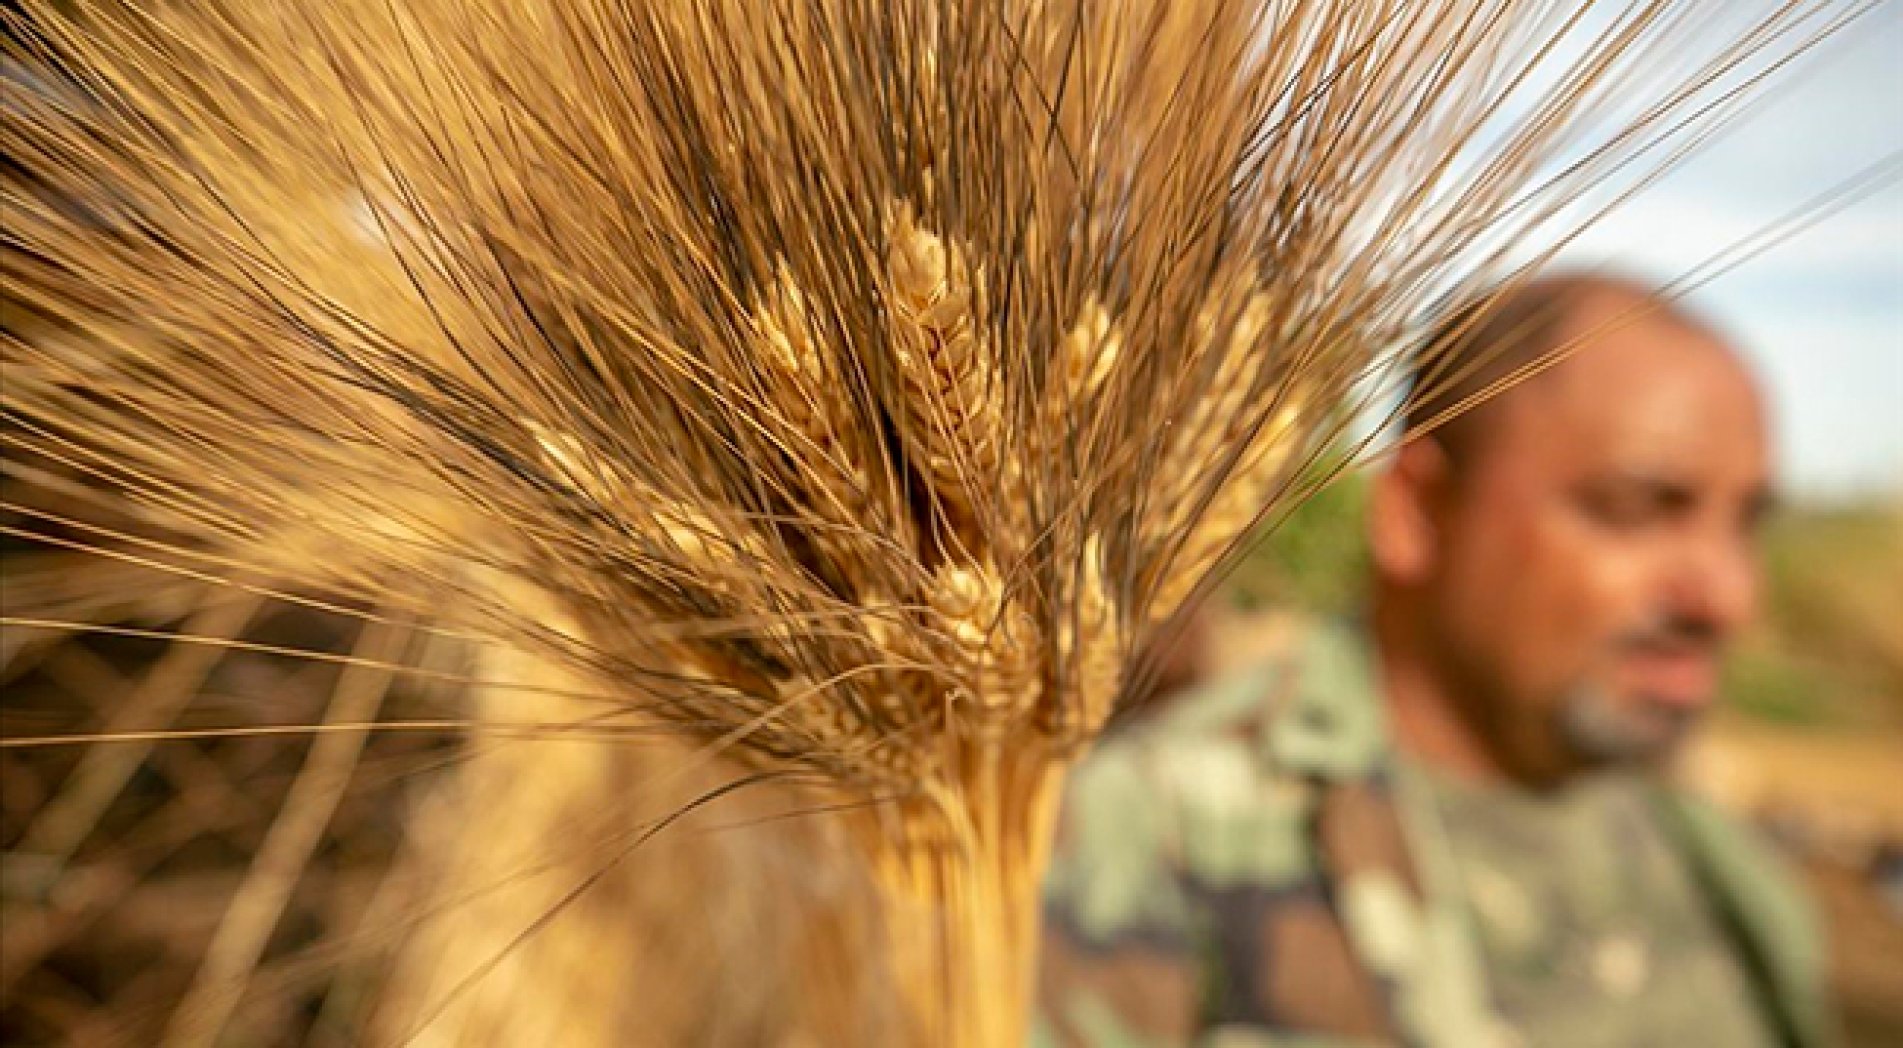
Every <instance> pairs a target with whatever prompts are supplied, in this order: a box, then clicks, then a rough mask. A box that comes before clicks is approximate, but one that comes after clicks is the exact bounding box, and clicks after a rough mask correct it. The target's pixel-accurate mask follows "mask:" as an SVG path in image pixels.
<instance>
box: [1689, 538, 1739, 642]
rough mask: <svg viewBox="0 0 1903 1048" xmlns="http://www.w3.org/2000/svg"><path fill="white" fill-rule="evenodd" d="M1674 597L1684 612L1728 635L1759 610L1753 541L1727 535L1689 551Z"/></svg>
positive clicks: (1718, 634)
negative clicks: (1749, 541) (1751, 543)
mask: <svg viewBox="0 0 1903 1048" xmlns="http://www.w3.org/2000/svg"><path fill="white" fill-rule="evenodd" d="M1678 581H1679V585H1678V586H1677V588H1676V592H1675V593H1674V597H1675V598H1676V600H1675V603H1676V604H1677V605H1678V610H1679V612H1680V614H1683V615H1685V616H1687V617H1689V618H1692V619H1695V620H1697V621H1699V622H1702V623H1704V624H1705V625H1706V626H1707V627H1709V628H1710V629H1711V630H1712V632H1713V633H1714V634H1716V635H1717V636H1718V637H1720V638H1723V637H1727V636H1729V635H1730V634H1732V633H1733V632H1735V631H1736V630H1738V629H1739V628H1740V627H1742V626H1743V625H1744V624H1745V623H1747V622H1749V621H1750V620H1751V616H1752V615H1753V614H1755V613H1756V612H1757V603H1758V560H1757V552H1756V550H1755V549H1753V548H1752V547H1751V545H1750V543H1748V542H1746V541H1744V540H1742V539H1738V538H1730V537H1727V538H1725V539H1712V540H1707V541H1704V542H1699V543H1696V544H1695V546H1694V548H1693V549H1691V550H1688V551H1687V556H1686V559H1685V561H1684V562H1683V571H1682V573H1681V574H1680V576H1679V580H1678Z"/></svg>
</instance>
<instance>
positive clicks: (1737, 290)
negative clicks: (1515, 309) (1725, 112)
mask: <svg viewBox="0 0 1903 1048" xmlns="http://www.w3.org/2000/svg"><path fill="white" fill-rule="evenodd" d="M1721 31H1722V30H1720V29H1716V28H1714V30H1713V32H1714V33H1716V32H1721ZM1773 90H1774V94H1773V96H1772V97H1771V98H1770V99H1769V100H1768V101H1767V103H1766V104H1765V105H1764V106H1763V107H1762V108H1760V109H1759V110H1757V111H1755V112H1754V113H1753V114H1752V116H1751V117H1750V119H1749V120H1748V121H1746V122H1744V123H1742V124H1741V125H1739V126H1738V127H1737V128H1735V129H1734V130H1732V131H1730V132H1728V133H1727V134H1726V135H1725V137H1724V138H1723V139H1722V140H1720V141H1718V142H1716V143H1714V144H1713V145H1712V146H1711V147H1710V148H1709V149H1707V150H1705V151H1704V152H1703V153H1701V154H1700V155H1699V156H1698V157H1697V158H1695V159H1694V160H1692V161H1691V162H1690V163H1688V164H1687V165H1686V166H1685V167H1683V168H1682V169H1680V170H1678V171H1676V172H1674V173H1673V174H1671V175H1670V176H1668V177H1667V179H1666V180H1664V181H1662V182H1661V183H1660V184H1659V185H1657V186H1656V187H1654V188H1652V189H1650V190H1648V191H1647V192H1646V193H1645V194H1644V195H1643V196H1641V197H1639V198H1638V199H1635V200H1633V201H1632V202H1631V203H1629V204H1627V205H1626V206H1624V207H1622V208H1620V209H1619V210H1618V211H1616V212H1614V213H1613V214H1612V215H1610V216H1608V218H1607V219H1606V220H1605V221H1604V222H1603V223H1601V224H1600V225H1598V226H1597V227H1595V228H1594V229H1592V230H1591V231H1589V232H1588V233H1587V234H1586V235H1585V236H1584V237H1582V238H1581V240H1580V242H1579V243H1578V244H1577V245H1575V246H1574V247H1573V248H1571V249H1569V250H1568V251H1567V253H1566V254H1565V255H1563V256H1562V258H1563V259H1569V260H1572V261H1576V262H1584V263H1591V264H1606V265H1610V266H1613V267H1615V268H1618V269H1621V270H1624V271H1627V272H1632V273H1637V274H1640V275H1643V276H1646V277H1650V278H1652V279H1655V280H1660V281H1663V280H1669V279H1672V278H1675V277H1678V276H1680V275H1682V274H1684V273H1686V272H1688V271H1690V270H1692V269H1694V268H1696V267H1697V266H1698V265H1700V264H1701V263H1703V262H1705V261H1706V260H1707V259H1709V258H1711V257H1712V256H1713V255H1714V254H1717V253H1718V252H1720V251H1722V250H1723V249H1725V248H1726V247H1729V246H1731V245H1733V244H1735V243H1738V242H1740V241H1744V240H1746V239H1747V238H1749V237H1750V236H1751V235H1752V234H1754V233H1756V232H1758V231H1760V230H1762V229H1764V228H1765V227H1766V226H1768V225H1769V224H1771V223H1772V222H1775V221H1776V220H1778V219H1779V218H1781V217H1783V216H1785V215H1787V214H1790V213H1792V212H1794V211H1795V210H1796V209H1798V208H1800V207H1801V206H1803V205H1804V204H1805V203H1807V202H1809V201H1810V200H1812V199H1813V198H1815V197H1817V196H1819V195H1820V194H1822V193H1824V192H1826V191H1828V190H1830V189H1832V188H1833V187H1835V186H1837V185H1839V184H1840V183H1842V182H1843V181H1844V180H1845V179H1847V178H1848V177H1849V176H1851V175H1853V174H1855V173H1857V172H1858V171H1859V170H1862V169H1865V168H1867V167H1869V166H1870V165H1871V164H1873V163H1877V162H1881V161H1883V160H1885V159H1886V158H1891V157H1895V156H1896V155H1898V154H1899V153H1903V3H1896V2H1887V3H1883V4H1881V5H1879V7H1878V9H1877V10H1875V11H1874V12H1872V13H1870V14H1869V15H1867V16H1865V17H1864V18H1863V19H1862V20H1860V21H1859V22H1858V23H1856V24H1855V25H1853V26H1852V27H1850V28H1849V29H1847V30H1845V32H1843V33H1841V34H1839V35H1838V36H1837V37H1836V38H1833V39H1832V40H1830V41H1828V42H1826V43H1825V44H1823V45H1821V46H1820V47H1819V48H1818V49H1817V50H1816V51H1814V52H1813V53H1812V54H1811V55H1809V56H1808V57H1807V58H1806V59H1805V60H1804V61H1803V62H1802V63H1801V65H1800V66H1799V67H1798V68H1797V69H1796V70H1794V71H1793V74H1792V75H1791V76H1790V77H1788V78H1786V79H1785V80H1783V81H1782V82H1780V83H1779V84H1778V85H1777V86H1776V87H1775V88H1774V89H1773ZM1688 301H1689V302H1690V304H1691V305H1692V306H1693V308H1694V309H1696V310H1697V311H1698V312H1700V313H1701V314H1702V315H1703V316H1705V317H1706V318H1708V319H1710V320H1711V321H1713V322H1715V323H1716V324H1717V325H1718V326H1719V327H1720V328H1721V329H1723V330H1724V331H1726V332H1727V333H1729V334H1730V335H1731V336H1732V337H1733V339H1734V340H1735V341H1736V342H1737V343H1738V344H1739V345H1740V346H1741V347H1742V348H1743V350H1744V351H1745V352H1746V353H1747V354H1748V355H1749V356H1750V358H1751V359H1752V361H1753V362H1754V363H1755V365H1756V367H1757V369H1758V372H1759V374H1760V375H1761V376H1762V377H1763V379H1764V380H1765V383H1766V386H1767V387H1768V390H1769V393H1770V396H1771V399H1772V403H1773V410H1774V412H1775V414H1776V417H1777V425H1778V451H1779V458H1780V466H1781V468H1782V472H1783V477H1784V482H1785V485H1786V487H1787V488H1788V489H1789V490H1791V491H1792V492H1793V493H1794V494H1797V495H1800V496H1813V497H1835V496H1845V495H1854V494H1861V493H1870V492H1885V493H1890V494H1894V495H1903V183H1899V182H1898V181H1897V180H1896V179H1894V178H1892V179H1891V180H1890V181H1889V183H1888V184H1886V185H1883V186H1882V188H1881V189H1879V190H1878V191H1877V192H1876V193H1875V194H1874V195H1872V196H1869V197H1867V198H1865V199H1863V200H1861V201H1860V202H1858V203H1857V204H1855V205H1854V206H1852V207H1850V208H1848V209H1845V210H1843V211H1841V212H1838V213H1836V214H1835V215H1833V216H1831V217H1830V218H1828V219H1827V220H1825V221H1823V222H1821V223H1818V224H1816V225H1813V226H1811V227H1809V228H1808V229H1806V230H1805V231H1803V232H1802V233H1800V234H1798V235H1797V236H1796V237H1795V238H1793V239H1791V240H1789V241H1786V242H1784V243H1782V244H1780V245H1779V246H1777V247H1774V248H1772V249H1771V250H1769V251H1767V252H1766V253H1764V254H1762V255H1760V256H1759V257H1757V258H1755V259H1753V260H1752V261H1749V262H1747V263H1745V264H1744V265H1743V266H1741V267H1739V268H1738V269H1735V270H1733V271H1731V272H1730V273H1728V274H1725V275H1723V276H1720V277H1718V278H1717V279H1715V280H1714V281H1712V282H1711V283H1709V284H1708V285H1706V286H1705V287H1703V288H1701V289H1700V290H1698V291H1696V292H1694V293H1693V294H1692V295H1691V297H1690V298H1689V300H1688Z"/></svg>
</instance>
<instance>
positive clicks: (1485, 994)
mask: <svg viewBox="0 0 1903 1048" xmlns="http://www.w3.org/2000/svg"><path fill="white" fill-rule="evenodd" d="M1409 774H1414V773H1410V772H1408V771H1407V769H1406V766H1405V764H1404V763H1403V762H1400V761H1398V760H1397V759H1396V758H1395V756H1394V755H1393V753H1392V752H1391V750H1390V748H1389V746H1388V743H1387V736H1386V731H1385V724H1384V715H1383V712H1382V706H1381V704H1380V702H1379V701H1378V699H1377V697H1376V692H1375V687H1374V682H1373V678H1372V666H1371V663H1370V660H1369V657H1368V654H1367V653H1366V651H1365V649H1364V647H1363V645H1362V644H1361V642H1360V640H1359V635H1358V634H1357V633H1356V632H1355V631H1353V630H1352V629H1349V628H1346V627H1327V628H1321V627H1318V628H1315V629H1313V630H1312V631H1311V632H1310V634H1309V636H1308V637H1306V638H1305V639H1304V641H1303V642H1302V643H1301V644H1299V645H1296V646H1294V647H1293V650H1292V652H1291V654H1290V655H1288V656H1284V657H1280V658H1278V659H1274V660H1271V661H1269V662H1267V663H1265V664H1262V665H1260V666H1258V667H1257V668H1255V669H1254V670H1252V671H1250V672H1247V673H1244V674H1240V675H1238V676H1236V677H1234V678H1232V679H1228V680H1224V681H1221V682H1218V683H1216V684H1214V685H1213V686H1209V687H1206V688H1205V689H1203V690H1201V691H1198V692H1195V693H1193V694H1190V695H1187V696H1184V697H1182V698H1179V699H1177V700H1175V701H1173V702H1172V703H1171V704H1170V705H1169V706H1168V707H1166V708H1164V709H1163V710H1161V711H1159V712H1158V713H1157V714H1156V715H1154V716H1153V718H1152V719H1151V720H1149V721H1147V722H1144V723H1141V724H1137V725H1133V726H1131V727H1130V728H1129V729H1128V730H1126V731H1125V732H1124V733H1122V734H1120V735H1116V736H1113V737H1112V738H1110V739H1109V740H1107V741H1106V742H1105V743H1104V744H1103V745H1102V746H1101V747H1100V748H1099V750H1098V752H1097V753H1095V754H1093V755H1092V756H1091V757H1090V758H1089V759H1088V760H1086V761H1085V762H1084V763H1083V765H1082V766H1081V767H1080V768H1079V769H1078V772H1077V774H1076V776H1075V777H1074V779H1073V783H1072V787H1071V792H1070V796H1069V799H1068V800H1067V803H1066V808H1065V814H1064V816H1063V818H1062V820H1061V824H1060V830H1059V843H1058V847H1057V852H1056V855H1055V858H1054V861H1053V866H1052V873H1051V877H1050V880H1049V882H1048V893H1047V905H1046V925H1047V932H1046V935H1045V939H1044V950H1043V961H1042V964H1041V975H1040V983H1041V985H1040V988H1039V995H1040V1000H1041V1002H1042V1006H1041V1012H1040V1015H1039V1018H1038V1020H1037V1023H1036V1026H1035V1029H1034V1034H1033V1038H1032V1043H1033V1044H1034V1045H1037V1046H1039V1048H1046V1046H1053V1045H1091V1046H1114V1048H1155V1046H1162V1045H1187V1044H1194V1045H1199V1046H1206V1048H1244V1046H1282V1048H1288V1046H1315V1048H1320V1046H1345V1045H1363V1044H1395V1043H1399V1044H1408V1045H1421V1046H1427V1048H1443V1046H1458V1048H1469V1046H1473V1048H1482V1046H1487V1045H1501V1044H1508V1045H1511V1044H1518V1043H1525V1040H1524V1038H1517V1037H1515V1036H1514V1034H1513V1031H1512V1029H1511V1028H1510V1027H1508V1026H1507V1025H1506V1024H1505V1023H1503V1021H1502V1020H1501V1019H1500V1017H1499V1013H1498V1012H1497V1010H1496V1008H1495V1006H1494V1003H1493V1001H1492V999H1491V996H1490V993H1489V989H1488V985H1487V969H1486V963H1485V961H1484V960H1483V959H1482V956H1481V954H1480V951H1479V947H1478V945H1477V942H1476V932H1475V931H1474V928H1473V926H1472V921H1473V918H1472V916H1471V913H1472V911H1471V909H1470V908H1469V905H1468V903H1467V902H1466V901H1465V900H1463V899H1462V898H1460V895H1461V893H1460V892H1459V891H1457V890H1451V889H1449V888H1448V887H1447V886H1449V885H1451V884H1454V883H1456V882H1457V879H1456V878H1452V877H1450V876H1448V875H1447V873H1446V871H1445V870H1443V869H1437V868H1436V866H1437V863H1436V862H1435V861H1434V860H1435V856H1433V855H1431V854H1427V853H1430V852H1433V851H1435V849H1432V848H1426V847H1422V846H1421V836H1420V834H1419V833H1418V832H1416V830H1417V827H1416V826H1415V824H1416V823H1418V822H1419V821H1420V820H1421V818H1422V816H1421V815H1420V813H1419V808H1418V804H1414V803H1410V800H1409V798H1410V797H1418V795H1419V793H1420V791H1419V790H1418V789H1412V790H1411V789H1408V788H1404V786H1405V780H1406V778H1407V776H1408V775H1409ZM1634 795H1635V796H1636V797H1641V798H1643V803H1644V804H1646V805H1649V806H1650V810H1651V811H1652V812H1653V813H1655V816H1656V820H1657V823H1658V826H1659V827H1660V830H1661V836H1662V837H1663V838H1664V839H1666V840H1669V842H1670V844H1669V848H1670V849H1673V850H1675V851H1676V853H1677V854H1678V855H1681V856H1682V857H1683V862H1682V863H1676V865H1679V866H1682V867H1683V868H1685V869H1688V870H1689V871H1690V875H1689V876H1687V877H1685V878H1684V879H1685V880H1686V881H1687V883H1688V886H1689V885H1693V884H1695V887H1688V891H1694V892H1696V893H1698V895H1700V896H1702V897H1703V898H1704V899H1706V900H1708V901H1709V902H1710V904H1711V905H1710V906H1709V911H1710V912H1711V913H1713V914H1715V915H1716V921H1714V922H1713V923H1720V922H1721V923H1722V928H1723V931H1722V941H1723V942H1724V943H1725V944H1726V945H1725V946H1724V947H1722V948H1721V950H1720V952H1722V953H1724V954H1725V955H1726V959H1727V961H1728V962H1731V963H1733V966H1734V967H1740V966H1739V965H1738V964H1737V963H1736V961H1737V959H1738V958H1741V959H1742V962H1743V963H1742V965H1741V967H1742V968H1743V969H1744V970H1746V971H1747V972H1748V976H1749V988H1748V990H1747V991H1746V992H1747V993H1748V997H1749V998H1750V999H1754V1000H1755V1001H1757V1002H1762V1007H1761V1008H1760V1007H1759V1006H1758V1005H1754V1004H1752V1003H1750V1000H1747V1001H1746V1005H1745V1007H1746V1008H1748V1009H1752V1010H1753V1012H1754V1015H1753V1018H1754V1023H1755V1025H1756V1026H1757V1027H1759V1028H1763V1029H1766V1030H1767V1031H1768V1032H1769V1033H1770V1034H1771V1039H1772V1040H1773V1041H1774V1042H1781V1043H1784V1044H1787V1045H1792V1046H1798V1048H1808V1046H1814V1045H1822V1044H1828V1043H1831V1039H1830V1036H1829V1028H1828V1021H1827V1018H1826V1009H1825V1004H1824V997H1823V992H1822V985H1821V979H1820V976H1821V950H1820V943H1819V940H1818V938H1817V936H1816V935H1815V934H1814V932H1813V927H1812V924H1811V921H1810V914H1809V910H1808V907H1807V903H1806V901H1805V899H1804V898H1803V897H1802V896H1801V895H1800V894H1799V893H1798V892H1797V891H1795V890H1794V889H1793V887H1792V886H1791V884H1790V883H1789V882H1788V881H1787V880H1786V878H1785V877H1784V876H1783V875H1782V873H1781V870H1780V869H1779V867H1778V865H1777V864H1776V863H1775V861H1774V860H1773V859H1772V857H1771V856H1769V855H1768V854H1767V853H1765V852H1764V851H1761V850H1760V849H1759V847H1758V846H1757V845H1756V844H1755V842H1753V841H1752V840H1751V839H1750V838H1749V837H1748V835H1747V834H1745V833H1743V832H1741V831H1740V830H1739V829H1738V828H1736V827H1734V826H1733V825H1731V824H1730V823H1729V822H1728V821H1727V820H1725V819H1724V818H1722V817H1720V816H1719V815H1718V814H1717V813H1716V812H1715V811H1713V810H1712V809H1710V808H1708V807H1706V806H1704V805H1702V804H1700V803H1698V802H1696V801H1694V800H1692V799H1691V798H1689V797H1686V796H1684V795H1682V794H1681V793H1679V792H1677V791H1673V790H1669V789H1665V788H1663V787H1655V786H1651V785H1650V784H1648V785H1647V786H1646V787H1645V788H1644V791H1643V792H1642V793H1635V794H1634ZM1443 861H1444V860H1443ZM1765 1020H1768V1021H1765Z"/></svg>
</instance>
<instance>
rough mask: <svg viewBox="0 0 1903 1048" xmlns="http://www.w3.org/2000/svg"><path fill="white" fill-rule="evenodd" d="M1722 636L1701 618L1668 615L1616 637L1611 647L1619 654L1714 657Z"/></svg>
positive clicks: (1722, 639)
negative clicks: (1708, 655)
mask: <svg viewBox="0 0 1903 1048" xmlns="http://www.w3.org/2000/svg"><path fill="white" fill-rule="evenodd" d="M1724 632H1725V631H1724V630H1722V629H1720V628H1719V626H1718V624H1717V623H1715V622H1713V621H1712V620H1710V619H1708V618H1705V617H1703V616H1698V615H1684V614H1670V613H1668V614H1664V615H1660V616H1657V617H1656V618H1654V619H1652V620H1650V621H1648V622H1645V623H1643V624H1641V625H1640V626H1638V627H1635V628H1634V629H1632V630H1630V631H1628V632H1626V633H1623V634H1620V635H1619V637H1618V639H1617V641H1616V642H1615V643H1616V644H1617V646H1618V647H1619V649H1620V650H1622V651H1633V652H1645V653H1667V654H1678V653H1681V652H1686V651H1692V652H1698V653H1709V654H1715V653H1716V652H1717V651H1718V648H1719V647H1720V645H1721V644H1722V642H1723V641H1724V639H1725V638H1724Z"/></svg>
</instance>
